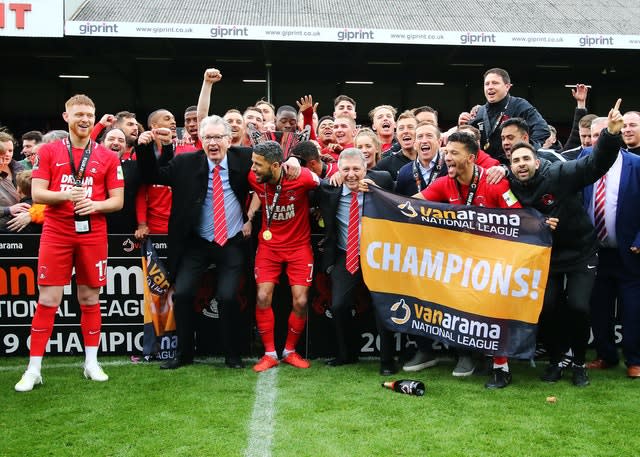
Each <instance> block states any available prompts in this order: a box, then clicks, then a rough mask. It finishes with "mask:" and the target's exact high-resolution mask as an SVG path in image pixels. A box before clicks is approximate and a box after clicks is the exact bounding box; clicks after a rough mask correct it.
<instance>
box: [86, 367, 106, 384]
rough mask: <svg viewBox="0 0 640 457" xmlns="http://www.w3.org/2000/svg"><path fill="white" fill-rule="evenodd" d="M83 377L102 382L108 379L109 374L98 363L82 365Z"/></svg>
mask: <svg viewBox="0 0 640 457" xmlns="http://www.w3.org/2000/svg"><path fill="white" fill-rule="evenodd" d="M84 377H85V378H87V379H91V380H92V381H98V382H104V381H108V380H109V375H107V373H105V372H104V370H103V369H102V367H101V366H100V365H98V364H96V365H89V366H85V367H84Z"/></svg>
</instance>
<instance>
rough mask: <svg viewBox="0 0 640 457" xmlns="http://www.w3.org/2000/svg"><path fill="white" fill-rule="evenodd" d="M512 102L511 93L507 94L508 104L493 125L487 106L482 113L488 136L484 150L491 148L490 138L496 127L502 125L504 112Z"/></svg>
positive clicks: (485, 131) (484, 127)
mask: <svg viewBox="0 0 640 457" xmlns="http://www.w3.org/2000/svg"><path fill="white" fill-rule="evenodd" d="M510 102H511V95H507V104H506V105H504V108H503V110H502V112H501V113H500V114H498V117H497V118H496V123H495V124H493V126H492V125H491V120H490V119H489V112H488V111H487V109H486V108H485V110H484V112H483V113H482V121H483V130H484V134H485V136H486V137H487V138H486V140H487V141H486V144H485V145H484V150H485V151H486V150H487V149H489V147H490V144H489V138H490V137H491V135H493V132H495V131H496V129H497V128H498V126H499V125H500V120H501V119H502V117H503V116H504V113H506V112H507V108H509V103H510Z"/></svg>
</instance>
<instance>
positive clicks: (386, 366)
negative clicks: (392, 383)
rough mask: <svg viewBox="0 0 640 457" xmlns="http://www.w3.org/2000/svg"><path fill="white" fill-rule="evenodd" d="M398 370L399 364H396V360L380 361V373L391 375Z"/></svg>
mask: <svg viewBox="0 0 640 457" xmlns="http://www.w3.org/2000/svg"><path fill="white" fill-rule="evenodd" d="M398 371H399V369H398V365H396V362H395V360H391V361H389V362H380V374H381V375H382V376H391V375H392V374H396V373H397V372H398Z"/></svg>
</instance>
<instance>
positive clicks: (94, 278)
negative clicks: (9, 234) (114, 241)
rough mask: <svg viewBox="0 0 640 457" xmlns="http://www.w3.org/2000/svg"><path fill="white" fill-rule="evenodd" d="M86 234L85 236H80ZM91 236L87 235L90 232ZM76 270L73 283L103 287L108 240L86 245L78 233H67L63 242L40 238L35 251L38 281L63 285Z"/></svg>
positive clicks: (105, 274) (105, 281) (50, 284)
mask: <svg viewBox="0 0 640 457" xmlns="http://www.w3.org/2000/svg"><path fill="white" fill-rule="evenodd" d="M82 236H85V235H82ZM89 236H90V235H89ZM73 267H75V269H76V284H80V285H83V286H89V287H102V286H104V285H106V284H107V240H106V238H105V240H104V243H100V244H94V243H91V244H87V243H86V241H83V240H82V239H80V237H79V236H75V237H74V236H70V237H69V240H67V241H66V242H64V243H61V242H59V241H57V242H47V241H46V240H41V241H40V251H39V253H38V284H39V285H41V286H65V285H67V284H69V282H70V281H71V273H72V269H73Z"/></svg>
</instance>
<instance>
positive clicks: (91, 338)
mask: <svg viewBox="0 0 640 457" xmlns="http://www.w3.org/2000/svg"><path fill="white" fill-rule="evenodd" d="M80 310H81V311H82V315H81V316H80V328H81V329H82V339H83V340H84V345H85V347H86V346H89V347H91V346H99V345H100V329H101V328H102V314H101V313H100V304H95V305H80Z"/></svg>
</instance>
